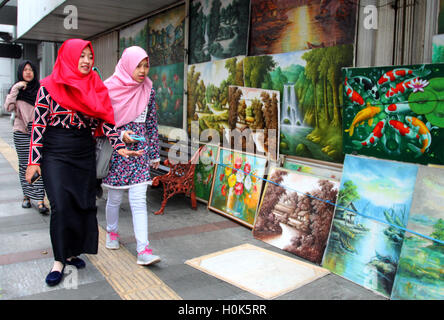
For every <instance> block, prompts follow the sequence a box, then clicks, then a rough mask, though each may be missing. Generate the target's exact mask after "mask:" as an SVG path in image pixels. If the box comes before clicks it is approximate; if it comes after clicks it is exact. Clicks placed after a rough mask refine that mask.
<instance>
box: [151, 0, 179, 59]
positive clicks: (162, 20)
mask: <svg viewBox="0 0 444 320" xmlns="http://www.w3.org/2000/svg"><path fill="white" fill-rule="evenodd" d="M147 28H148V32H147V33H148V50H147V52H148V55H149V57H150V65H151V67H154V66H159V65H169V64H175V63H180V62H184V54H185V51H184V43H185V5H181V6H178V7H176V8H173V9H170V10H167V11H165V12H162V13H160V14H157V15H155V16H152V17H150V18H149V19H148V27H147Z"/></svg>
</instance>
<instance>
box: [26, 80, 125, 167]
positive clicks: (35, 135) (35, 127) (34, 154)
mask: <svg viewBox="0 0 444 320" xmlns="http://www.w3.org/2000/svg"><path fill="white" fill-rule="evenodd" d="M82 118H83V119H85V121H87V122H88V124H86V123H85V122H84V121H83V120H82ZM87 125H88V126H89V127H90V128H91V134H92V135H94V132H95V131H96V129H97V128H98V127H99V126H102V129H103V133H104V134H105V135H106V136H107V137H108V139H109V142H110V143H111V145H112V146H113V148H114V149H115V150H119V149H121V148H125V143H124V142H123V141H122V140H121V139H120V137H119V134H118V133H117V131H116V130H115V127H114V125H112V124H109V123H104V122H103V121H101V120H100V119H95V118H91V117H89V116H87V115H84V114H82V116H79V113H78V112H77V111H74V110H70V109H66V108H64V107H62V106H60V105H59V104H58V103H57V102H56V101H54V100H53V99H52V98H51V96H50V95H49V92H48V91H47V90H46V88H45V87H43V86H41V87H40V89H39V92H38V94H37V103H36V105H35V108H34V121H33V123H32V131H31V143H30V152H29V159H28V164H30V165H40V161H41V159H42V147H43V138H44V136H43V134H44V133H45V131H46V127H47V126H53V127H58V128H68V129H82V128H87Z"/></svg>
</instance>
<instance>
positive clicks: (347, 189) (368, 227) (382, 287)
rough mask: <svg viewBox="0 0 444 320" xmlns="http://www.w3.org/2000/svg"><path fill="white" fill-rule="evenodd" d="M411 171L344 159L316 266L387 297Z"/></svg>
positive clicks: (394, 165) (391, 163) (411, 184)
mask: <svg viewBox="0 0 444 320" xmlns="http://www.w3.org/2000/svg"><path fill="white" fill-rule="evenodd" d="M417 170H418V167H417V165H413V164H409V163H402V162H395V161H388V160H381V159H374V158H365V157H358V156H351V155H346V157H345V161H344V170H343V172H342V179H341V185H340V187H339V193H338V198H337V200H336V204H337V205H338V207H336V210H335V215H334V218H333V225H332V229H331V231H330V237H329V241H328V245H327V248H326V251H325V254H324V258H323V262H322V266H323V267H324V268H326V269H328V270H330V271H332V272H333V273H335V274H338V275H340V276H342V277H344V278H346V279H348V280H351V281H353V282H355V283H357V284H359V285H361V286H363V287H365V288H367V289H370V290H372V291H375V292H377V293H379V294H381V295H383V296H385V297H390V295H391V292H392V287H393V282H394V279H395V274H396V270H397V266H398V262H399V256H400V253H401V247H402V244H403V241H404V232H405V231H404V230H402V229H400V228H398V227H402V228H405V227H406V226H407V221H408V217H409V212H410V207H411V202H412V196H413V191H414V187H415V181H416V174H417Z"/></svg>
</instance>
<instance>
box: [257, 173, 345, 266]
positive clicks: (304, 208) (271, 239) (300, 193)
mask: <svg viewBox="0 0 444 320" xmlns="http://www.w3.org/2000/svg"><path fill="white" fill-rule="evenodd" d="M268 179H269V180H271V181H273V182H274V183H276V184H279V186H278V185H276V184H274V183H269V182H267V184H266V186H265V190H264V194H263V196H262V202H261V205H260V207H259V209H258V213H257V217H256V220H255V224H254V228H253V236H254V237H255V238H256V239H259V240H262V241H264V242H266V243H268V244H271V245H273V246H276V247H278V248H280V249H282V250H285V251H288V252H291V253H293V254H295V255H297V256H299V257H301V258H304V259H307V260H309V261H311V262H313V263H316V264H320V263H321V260H322V256H323V254H324V249H325V247H326V245H327V239H328V235H329V233H330V226H331V221H332V219H333V213H334V208H335V207H334V204H335V202H336V196H337V194H338V187H339V182H338V181H334V180H329V179H325V178H318V177H316V176H312V175H308V174H304V173H300V172H294V171H290V170H286V169H282V168H274V169H272V171H271V173H270V174H269V178H268Z"/></svg>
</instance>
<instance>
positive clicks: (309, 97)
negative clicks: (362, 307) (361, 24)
mask: <svg viewBox="0 0 444 320" xmlns="http://www.w3.org/2000/svg"><path fill="white" fill-rule="evenodd" d="M352 64H353V46H352V45H342V46H335V47H328V48H321V49H312V50H306V51H297V52H289V53H282V54H274V55H265V56H254V57H246V58H245V60H244V78H245V86H248V87H253V88H263V89H270V90H278V91H279V92H280V93H281V113H280V115H281V119H280V137H279V138H280V144H279V152H280V153H281V154H286V155H292V156H299V157H304V158H311V159H317V160H323V161H328V162H337V163H341V162H342V161H343V159H344V155H343V153H342V114H341V105H342V99H343V98H342V92H341V91H342V83H341V81H340V76H341V68H343V67H347V66H351V65H352Z"/></svg>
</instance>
